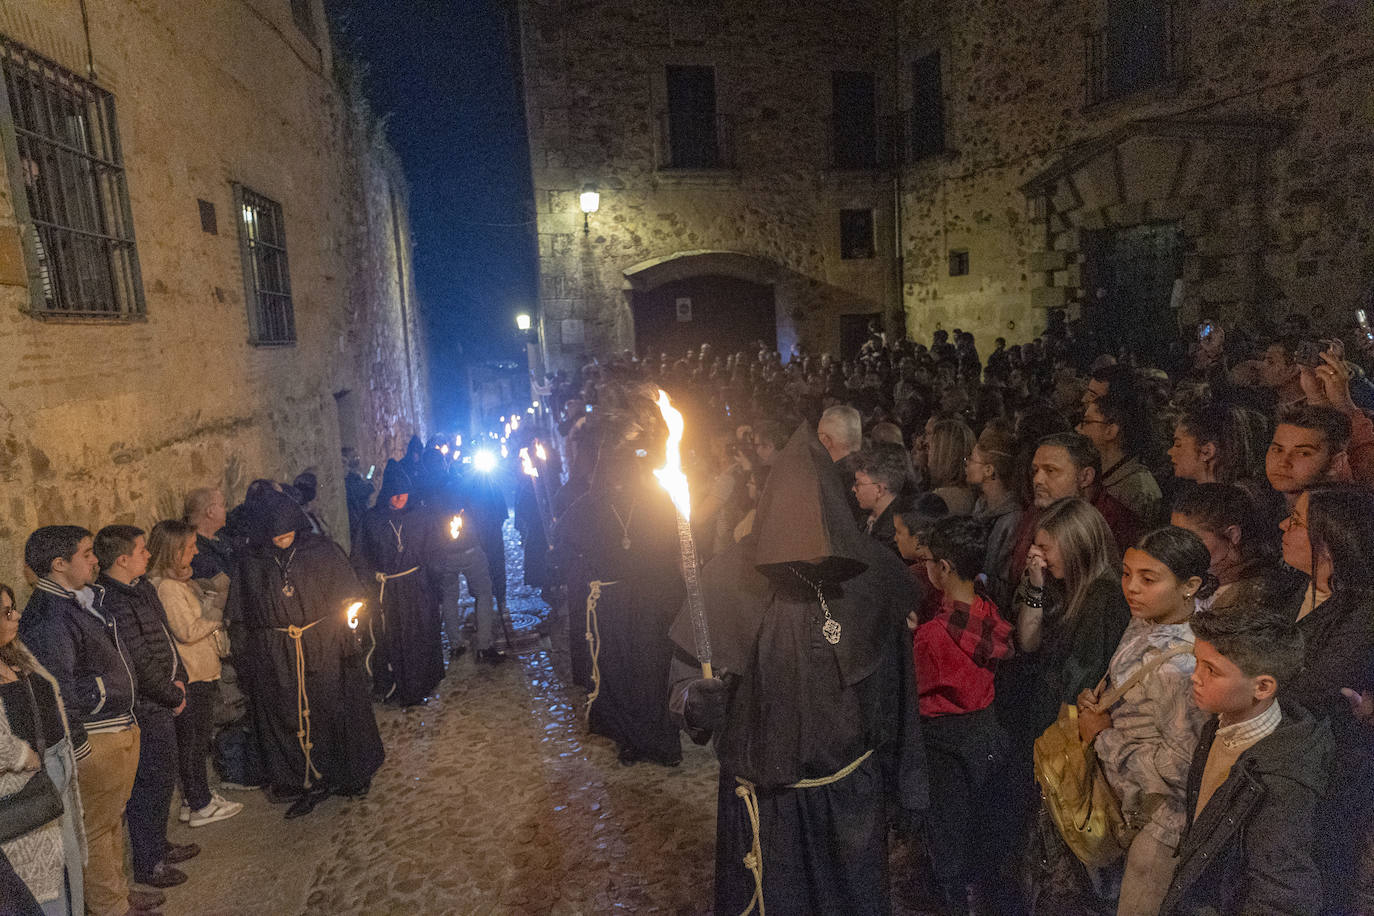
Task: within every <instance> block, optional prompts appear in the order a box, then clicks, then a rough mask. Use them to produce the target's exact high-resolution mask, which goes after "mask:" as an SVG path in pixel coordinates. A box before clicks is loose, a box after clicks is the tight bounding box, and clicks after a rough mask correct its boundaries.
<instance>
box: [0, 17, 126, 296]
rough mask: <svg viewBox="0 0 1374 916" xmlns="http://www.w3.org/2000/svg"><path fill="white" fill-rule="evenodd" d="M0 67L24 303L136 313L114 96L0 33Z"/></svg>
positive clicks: (124, 185)
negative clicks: (24, 272) (23, 262)
mask: <svg viewBox="0 0 1374 916" xmlns="http://www.w3.org/2000/svg"><path fill="white" fill-rule="evenodd" d="M0 70H3V75H4V82H5V98H6V101H7V103H8V117H7V118H6V119H5V120H7V121H8V122H9V123H8V125H7V127H9V128H10V129H12V130H13V132H14V140H15V147H14V151H13V153H12V155H11V157H10V161H9V166H10V169H9V171H10V182H11V187H12V190H13V194H14V200H15V204H16V211H17V216H18V217H19V219H20V225H21V227H23V231H24V246H25V252H26V256H27V258H28V260H29V277H30V284H29V285H30V308H31V309H32V311H33V313H34V314H36V315H39V316H44V317H64V318H65V317H70V318H106V319H108V318H114V319H133V318H141V317H142V316H143V314H144V301H143V280H142V277H141V276H140V274H139V269H138V252H137V249H136V248H135V246H134V224H133V217H132V215H131V214H130V212H129V195H128V188H127V186H126V184H125V176H124V161H123V156H122V154H121V153H120V148H119V131H118V129H117V127H116V124H115V108H114V96H112V95H110V93H109V92H107V91H105V90H104V89H101V88H100V87H99V86H96V85H95V84H94V83H92V82H90V81H89V80H85V79H82V78H81V77H80V76H77V75H76V74H75V73H72V72H71V71H69V70H66V69H64V68H62V67H59V66H58V65H57V64H55V63H53V62H52V61H50V60H48V59H47V58H44V57H41V56H39V55H37V54H35V53H33V52H32V51H30V50H28V49H27V48H24V47H23V46H21V45H18V44H15V43H14V42H12V41H10V40H9V39H7V38H5V37H3V36H0ZM25 210H27V212H24V211H25Z"/></svg>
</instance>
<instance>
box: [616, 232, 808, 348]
mask: <svg viewBox="0 0 1374 916" xmlns="http://www.w3.org/2000/svg"><path fill="white" fill-rule="evenodd" d="M623 274H624V276H625V282H624V284H622V286H621V290H622V292H624V294H625V307H624V308H623V309H620V310H619V314H620V315H622V316H624V318H623V320H624V321H625V322H627V324H626V326H623V327H617V328H616V336H617V338H618V339H620V340H628V341H631V342H632V343H633V341H634V340H635V329H634V294H635V293H643V292H649V291H651V290H655V289H657V288H658V287H660V286H663V285H664V284H665V283H672V282H674V281H677V280H690V279H692V278H693V277H704V276H720V277H730V278H732V279H735V280H747V281H749V282H750V283H756V284H758V285H759V286H769V287H772V289H773V311H774V320H775V321H776V322H777V331H778V349H779V351H781V352H783V353H786V352H787V349H784V348H785V347H788V348H790V342H791V341H795V340H796V329H795V327H794V326H793V322H792V321H791V318H790V314H791V313H790V309H789V308H788V306H787V303H788V301H789V297H788V295H787V292H786V287H787V284H786V283H785V282H783V281H784V279H785V272H784V271H783V269H782V268H781V267H780V266H779V265H777V264H775V263H774V262H772V261H770V260H768V259H767V258H762V257H759V256H757V255H752V254H746V253H745V252H741V251H723V250H713V249H697V250H691V251H677V252H674V253H672V254H668V255H663V256H662V257H657V258H649V259H648V260H646V261H640V262H639V263H637V264H633V265H631V266H629V267H627V268H625V270H624V271H623ZM785 341H786V343H785ZM640 355H641V356H642V355H643V354H640Z"/></svg>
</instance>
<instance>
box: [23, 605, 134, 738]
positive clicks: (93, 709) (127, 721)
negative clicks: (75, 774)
mask: <svg viewBox="0 0 1374 916" xmlns="http://www.w3.org/2000/svg"><path fill="white" fill-rule="evenodd" d="M91 591H92V592H93V593H94V596H95V597H94V601H93V602H92V608H93V610H87V609H86V608H85V607H84V606H83V605H82V604H81V602H80V601H79V600H78V599H77V596H76V595H75V594H74V593H72V592H69V591H67V590H66V589H65V588H63V587H62V586H60V585H58V584H57V583H55V582H53V581H52V580H50V579H39V580H38V584H37V585H36V586H34V590H33V594H32V595H31V596H30V597H29V603H28V606H27V607H25V608H24V616H23V617H21V618H20V620H19V636H20V638H21V639H22V640H23V641H24V645H26V646H27V647H28V649H29V651H30V652H32V653H33V655H34V657H35V658H37V659H38V661H39V663H40V664H42V665H43V667H45V668H47V669H48V671H49V673H51V674H52V676H53V677H55V678H56V679H57V686H58V689H59V690H61V692H62V704H63V705H64V706H65V707H66V708H67V722H68V725H69V726H70V728H71V734H72V750H73V753H74V755H75V756H76V759H78V760H80V759H81V758H83V757H85V756H87V755H88V754H90V752H91V746H90V743H89V742H88V741H87V738H86V736H87V734H88V733H90V732H111V731H123V730H124V729H126V728H129V727H130V726H131V725H133V724H134V673H133V672H134V666H133V663H132V662H131V661H130V660H129V656H128V653H127V652H126V651H125V649H124V644H123V642H122V641H121V638H120V635H119V629H118V627H117V625H116V624H115V620H114V617H113V616H112V615H109V614H106V613H104V611H103V604H104V599H105V590H104V589H103V588H101V587H100V586H98V585H93V586H91Z"/></svg>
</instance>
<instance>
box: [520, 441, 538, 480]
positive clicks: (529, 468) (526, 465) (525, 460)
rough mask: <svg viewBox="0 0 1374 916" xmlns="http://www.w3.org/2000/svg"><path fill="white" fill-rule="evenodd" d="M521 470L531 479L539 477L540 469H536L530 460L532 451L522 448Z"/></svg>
mask: <svg viewBox="0 0 1374 916" xmlns="http://www.w3.org/2000/svg"><path fill="white" fill-rule="evenodd" d="M520 470H521V472H522V473H524V474H527V475H529V476H530V477H538V476H539V469H538V468H536V467H535V466H534V462H533V461H531V460H530V450H529V449H527V448H522V449H521V450H520Z"/></svg>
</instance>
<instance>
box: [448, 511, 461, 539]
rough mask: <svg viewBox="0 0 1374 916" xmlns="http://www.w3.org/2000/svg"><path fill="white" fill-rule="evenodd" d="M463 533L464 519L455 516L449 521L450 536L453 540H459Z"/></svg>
mask: <svg viewBox="0 0 1374 916" xmlns="http://www.w3.org/2000/svg"><path fill="white" fill-rule="evenodd" d="M462 533H463V517H462V516H461V515H455V516H454V517H453V518H451V519H449V520H448V536H449V537H450V538H452V539H453V540H455V541H456V540H458V535H460V534H462Z"/></svg>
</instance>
